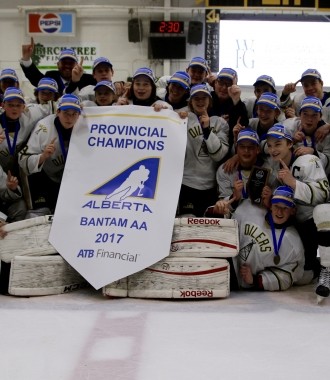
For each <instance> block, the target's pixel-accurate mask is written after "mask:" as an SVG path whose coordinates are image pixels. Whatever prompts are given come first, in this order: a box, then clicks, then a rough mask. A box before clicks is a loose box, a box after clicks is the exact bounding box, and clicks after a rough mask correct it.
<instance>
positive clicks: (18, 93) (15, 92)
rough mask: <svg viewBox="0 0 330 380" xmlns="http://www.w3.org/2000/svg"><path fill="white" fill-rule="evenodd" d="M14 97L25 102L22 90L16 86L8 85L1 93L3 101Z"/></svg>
mask: <svg viewBox="0 0 330 380" xmlns="http://www.w3.org/2000/svg"><path fill="white" fill-rule="evenodd" d="M14 99H17V100H20V101H21V102H22V103H24V104H25V100H24V95H23V92H22V90H20V89H19V88H16V87H8V88H7V89H6V91H5V93H4V95H3V101H4V102H5V101H8V100H14Z"/></svg>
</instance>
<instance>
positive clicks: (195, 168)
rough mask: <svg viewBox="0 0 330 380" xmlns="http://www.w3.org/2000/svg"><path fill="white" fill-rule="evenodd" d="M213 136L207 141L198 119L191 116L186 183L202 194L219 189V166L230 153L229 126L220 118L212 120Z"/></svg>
mask: <svg viewBox="0 0 330 380" xmlns="http://www.w3.org/2000/svg"><path fill="white" fill-rule="evenodd" d="M210 129H211V132H210V135H209V136H208V138H207V139H206V140H205V139H204V135H203V131H202V127H201V125H200V123H199V120H198V117H197V115H195V114H194V113H193V112H189V113H188V123H187V148H186V155H185V162H184V171H183V180H182V183H183V184H184V185H186V186H189V187H192V188H194V189H198V190H208V189H212V188H214V187H215V186H216V171H217V168H218V166H219V162H220V161H221V160H222V159H223V158H224V157H225V156H226V154H227V152H228V149H229V147H228V136H229V126H228V123H227V122H226V120H225V119H223V118H222V117H219V116H211V117H210Z"/></svg>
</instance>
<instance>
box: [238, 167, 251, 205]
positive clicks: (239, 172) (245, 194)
mask: <svg viewBox="0 0 330 380" xmlns="http://www.w3.org/2000/svg"><path fill="white" fill-rule="evenodd" d="M237 171H238V179H239V180H240V181H243V177H242V171H241V169H238V170H237ZM242 195H243V199H247V198H248V193H247V191H246V189H245V185H244V184H243V189H242Z"/></svg>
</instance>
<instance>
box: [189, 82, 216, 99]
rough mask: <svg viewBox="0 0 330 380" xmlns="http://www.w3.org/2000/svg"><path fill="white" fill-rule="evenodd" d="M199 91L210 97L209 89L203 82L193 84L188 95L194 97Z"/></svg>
mask: <svg viewBox="0 0 330 380" xmlns="http://www.w3.org/2000/svg"><path fill="white" fill-rule="evenodd" d="M199 92H204V93H205V94H207V95H208V96H209V97H212V96H211V93H210V91H209V89H208V88H207V86H206V85H205V84H196V85H195V86H192V87H191V89H190V97H191V98H192V97H194V96H195V95H196V94H197V93H199Z"/></svg>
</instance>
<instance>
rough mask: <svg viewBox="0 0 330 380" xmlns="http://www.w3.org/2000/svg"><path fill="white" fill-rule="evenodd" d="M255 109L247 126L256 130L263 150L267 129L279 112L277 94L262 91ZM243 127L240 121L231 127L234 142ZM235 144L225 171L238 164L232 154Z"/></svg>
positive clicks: (229, 170)
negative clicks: (254, 113)
mask: <svg viewBox="0 0 330 380" xmlns="http://www.w3.org/2000/svg"><path fill="white" fill-rule="evenodd" d="M256 109H257V115H258V117H255V118H252V119H250V120H249V128H250V129H253V130H255V131H256V132H257V134H258V136H259V139H260V140H261V145H262V149H261V151H264V145H265V138H266V134H267V131H268V130H269V128H271V127H272V126H273V125H274V124H276V123H277V121H278V120H277V118H278V117H279V115H280V112H281V111H280V106H279V100H278V97H277V95H276V94H273V93H271V92H265V93H263V94H262V95H260V97H259V99H258V100H257V102H256ZM244 128H245V127H244V126H243V125H241V123H237V124H236V125H235V127H234V129H233V135H234V143H236V140H237V135H238V133H239V132H240V131H242V130H244ZM235 146H236V145H234V146H233V149H232V150H233V152H232V153H233V156H232V157H230V158H229V159H228V160H227V161H226V162H225V165H224V171H225V172H229V173H231V172H233V170H235V169H236V167H237V165H238V157H237V154H234V147H235Z"/></svg>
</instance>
